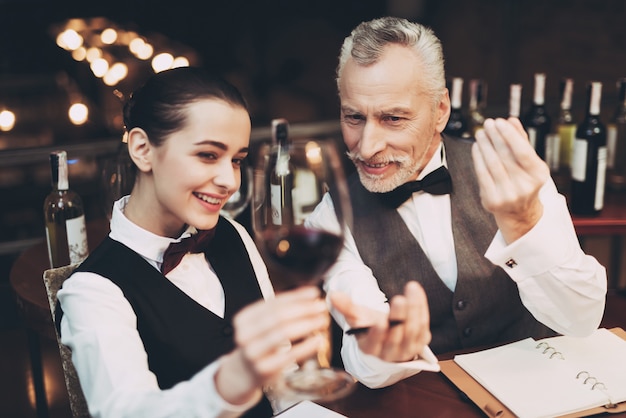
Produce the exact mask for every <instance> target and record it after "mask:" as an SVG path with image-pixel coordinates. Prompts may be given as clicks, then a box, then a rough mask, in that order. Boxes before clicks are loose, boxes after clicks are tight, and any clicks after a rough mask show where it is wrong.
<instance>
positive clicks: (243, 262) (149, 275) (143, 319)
mask: <svg viewBox="0 0 626 418" xmlns="http://www.w3.org/2000/svg"><path fill="white" fill-rule="evenodd" d="M205 256H206V258H207V260H208V261H209V263H210V264H211V266H212V267H213V269H214V270H215V272H216V274H217V276H218V277H219V279H220V282H221V283H222V287H223V288H224V294H225V313H224V318H223V319H222V318H220V317H219V316H217V315H215V314H214V313H212V312H211V311H209V310H208V309H206V308H204V307H203V306H201V305H199V304H198V303H197V302H196V301H194V300H193V299H191V298H190V297H189V296H187V295H186V294H185V293H184V292H183V291H181V290H180V289H179V288H178V287H176V286H175V285H174V284H173V283H172V282H170V281H169V280H168V279H167V278H166V277H165V276H164V275H163V274H161V273H160V272H159V271H158V270H156V269H155V268H154V267H153V266H151V265H150V264H148V263H147V262H146V261H145V260H144V259H143V258H141V256H139V255H138V254H137V253H135V252H134V251H132V250H131V249H129V248H128V247H126V246H125V245H123V244H121V243H119V242H117V241H115V240H112V239H111V238H108V237H107V238H106V239H105V240H104V242H103V243H102V244H101V245H100V246H99V247H98V248H96V249H95V250H94V251H93V252H92V253H91V254H90V255H89V257H88V258H87V259H86V260H85V261H84V262H83V263H82V264H81V265H80V266H79V267H78V269H77V270H76V271H84V272H93V273H97V274H99V275H101V276H103V277H106V278H108V279H109V280H111V281H112V282H113V283H115V284H116V285H117V286H118V287H119V288H120V289H121V290H122V292H124V297H125V298H126V299H127V300H128V301H129V302H130V304H131V306H132V308H133V310H134V312H135V315H136V316H137V330H138V331H139V335H140V336H141V339H142V341H143V344H144V347H145V350H146V353H147V355H148V365H149V368H150V370H151V371H152V372H153V373H154V374H155V375H156V377H157V380H158V382H159V387H160V388H161V389H168V388H171V387H172V386H174V385H175V384H177V383H179V382H182V381H185V380H188V379H190V378H191V377H192V376H193V375H195V374H196V373H198V372H199V371H200V370H202V369H203V368H204V367H206V366H207V365H208V364H210V363H211V362H213V361H215V360H216V359H217V358H218V357H220V356H221V355H224V354H226V353H228V352H230V351H232V350H233V349H234V347H235V344H234V339H233V326H232V319H233V316H234V315H235V314H236V313H237V312H238V311H239V310H240V309H241V308H243V307H244V306H246V305H248V304H250V303H252V302H254V301H256V300H259V299H261V298H262V294H261V289H260V288H259V284H258V282H257V279H256V275H255V274H254V269H253V267H252V263H251V262H250V258H249V257H248V252H247V250H246V248H245V245H244V243H243V241H242V240H241V237H240V236H239V233H238V232H237V230H236V229H235V228H234V227H233V226H232V225H231V224H230V222H228V221H227V220H225V219H223V218H220V220H219V222H218V224H217V230H216V234H215V238H214V239H213V241H212V242H211V243H210V244H209V246H208V248H207V250H206V252H205ZM59 320H60V316H59ZM244 416H245V417H270V416H272V408H271V406H270V404H269V402H268V401H267V399H266V398H263V400H262V401H261V402H260V403H259V404H258V405H257V406H256V407H255V408H253V409H251V410H250V411H248V413H246V414H245V415H244Z"/></svg>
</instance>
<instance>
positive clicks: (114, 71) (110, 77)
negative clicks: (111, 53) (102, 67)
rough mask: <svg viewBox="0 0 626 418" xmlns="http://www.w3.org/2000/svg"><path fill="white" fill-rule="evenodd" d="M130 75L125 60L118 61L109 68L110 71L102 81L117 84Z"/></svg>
mask: <svg viewBox="0 0 626 418" xmlns="http://www.w3.org/2000/svg"><path fill="white" fill-rule="evenodd" d="M127 75H128V66H127V65H126V64H124V63H123V62H116V63H115V64H113V65H112V66H111V68H109V71H107V73H106V74H105V75H104V77H103V78H102V81H104V84H106V85H107V86H115V85H116V84H117V83H119V82H120V81H122V80H123V79H124V78H126V76H127Z"/></svg>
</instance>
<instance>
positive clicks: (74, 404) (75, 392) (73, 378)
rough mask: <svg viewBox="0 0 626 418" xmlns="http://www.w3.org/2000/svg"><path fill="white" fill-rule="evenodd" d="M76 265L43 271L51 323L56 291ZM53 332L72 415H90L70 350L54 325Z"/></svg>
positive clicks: (53, 316)
mask: <svg viewBox="0 0 626 418" xmlns="http://www.w3.org/2000/svg"><path fill="white" fill-rule="evenodd" d="M76 267H78V264H71V265H69V266H65V267H58V268H53V269H49V270H46V271H44V273H43V281H44V284H45V285H46V292H47V293H48V302H49V303H50V312H51V314H52V323H55V308H56V304H57V291H58V290H59V289H60V288H61V285H62V284H63V281H65V279H67V278H68V277H69V276H70V274H72V272H73V271H74V269H75V268H76ZM55 332H56V336H57V343H58V345H59V353H60V354H61V362H62V365H63V375H64V377H65V386H66V387H67V393H68V395H69V400H70V408H71V410H72V416H73V417H75V418H83V417H85V418H87V417H90V415H89V410H88V409H87V402H86V401H85V396H84V395H83V390H82V389H81V387H80V382H79V381H78V375H77V374H76V370H75V369H74V364H73V363H72V352H71V351H70V349H69V348H68V347H67V346H65V345H63V344H62V343H61V339H60V336H59V333H58V331H57V329H56V326H55Z"/></svg>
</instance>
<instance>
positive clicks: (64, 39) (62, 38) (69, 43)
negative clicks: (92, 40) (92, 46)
mask: <svg viewBox="0 0 626 418" xmlns="http://www.w3.org/2000/svg"><path fill="white" fill-rule="evenodd" d="M82 44H83V37H82V36H80V35H79V34H78V32H76V31H75V30H74V29H67V30H65V31H63V32H61V33H60V34H59V36H57V45H58V46H60V47H61V48H63V49H66V50H69V51H73V50H75V49H76V48H79V47H80V46H82Z"/></svg>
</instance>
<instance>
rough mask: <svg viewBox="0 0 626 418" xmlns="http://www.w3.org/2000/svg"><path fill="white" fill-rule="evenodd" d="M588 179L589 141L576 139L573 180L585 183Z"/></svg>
mask: <svg viewBox="0 0 626 418" xmlns="http://www.w3.org/2000/svg"><path fill="white" fill-rule="evenodd" d="M586 178H587V141H586V140H584V139H579V138H576V139H574V150H573V152H572V180H576V181H581V182H582V181H585V179H586Z"/></svg>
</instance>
